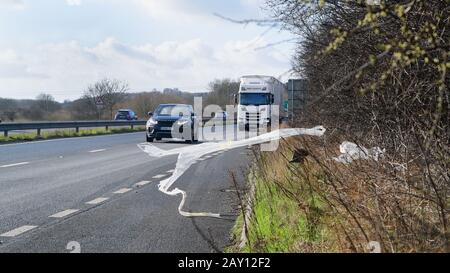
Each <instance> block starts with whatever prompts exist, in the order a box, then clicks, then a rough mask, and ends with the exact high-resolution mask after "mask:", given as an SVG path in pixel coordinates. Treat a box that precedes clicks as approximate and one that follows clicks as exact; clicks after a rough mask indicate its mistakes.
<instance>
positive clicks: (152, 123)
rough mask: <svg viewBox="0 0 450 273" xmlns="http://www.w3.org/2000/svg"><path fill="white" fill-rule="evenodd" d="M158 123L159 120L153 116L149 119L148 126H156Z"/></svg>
mask: <svg viewBox="0 0 450 273" xmlns="http://www.w3.org/2000/svg"><path fill="white" fill-rule="evenodd" d="M156 124H158V122H157V121H156V120H154V119H152V118H151V119H149V120H148V121H147V127H150V126H155V125H156Z"/></svg>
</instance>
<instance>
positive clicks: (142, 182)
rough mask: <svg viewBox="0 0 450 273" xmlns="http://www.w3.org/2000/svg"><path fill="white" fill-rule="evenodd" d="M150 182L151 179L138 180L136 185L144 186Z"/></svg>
mask: <svg viewBox="0 0 450 273" xmlns="http://www.w3.org/2000/svg"><path fill="white" fill-rule="evenodd" d="M150 182H151V181H141V182H138V183H136V184H134V185H135V186H137V187H142V186H145V185H147V184H149V183H150Z"/></svg>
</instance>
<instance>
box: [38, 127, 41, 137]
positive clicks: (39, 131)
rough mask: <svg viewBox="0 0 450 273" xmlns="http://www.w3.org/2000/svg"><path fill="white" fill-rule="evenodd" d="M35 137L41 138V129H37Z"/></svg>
mask: <svg viewBox="0 0 450 273" xmlns="http://www.w3.org/2000/svg"><path fill="white" fill-rule="evenodd" d="M37 136H39V137H40V136H41V129H37Z"/></svg>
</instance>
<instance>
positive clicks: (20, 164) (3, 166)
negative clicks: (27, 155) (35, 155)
mask: <svg viewBox="0 0 450 273" xmlns="http://www.w3.org/2000/svg"><path fill="white" fill-rule="evenodd" d="M28 164H30V162H20V163H14V164H8V165H2V166H0V168H9V167H16V166H23V165H28Z"/></svg>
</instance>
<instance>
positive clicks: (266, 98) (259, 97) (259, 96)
mask: <svg viewBox="0 0 450 273" xmlns="http://www.w3.org/2000/svg"><path fill="white" fill-rule="evenodd" d="M240 104H241V105H268V104H270V94H267V93H241V94H240Z"/></svg>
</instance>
